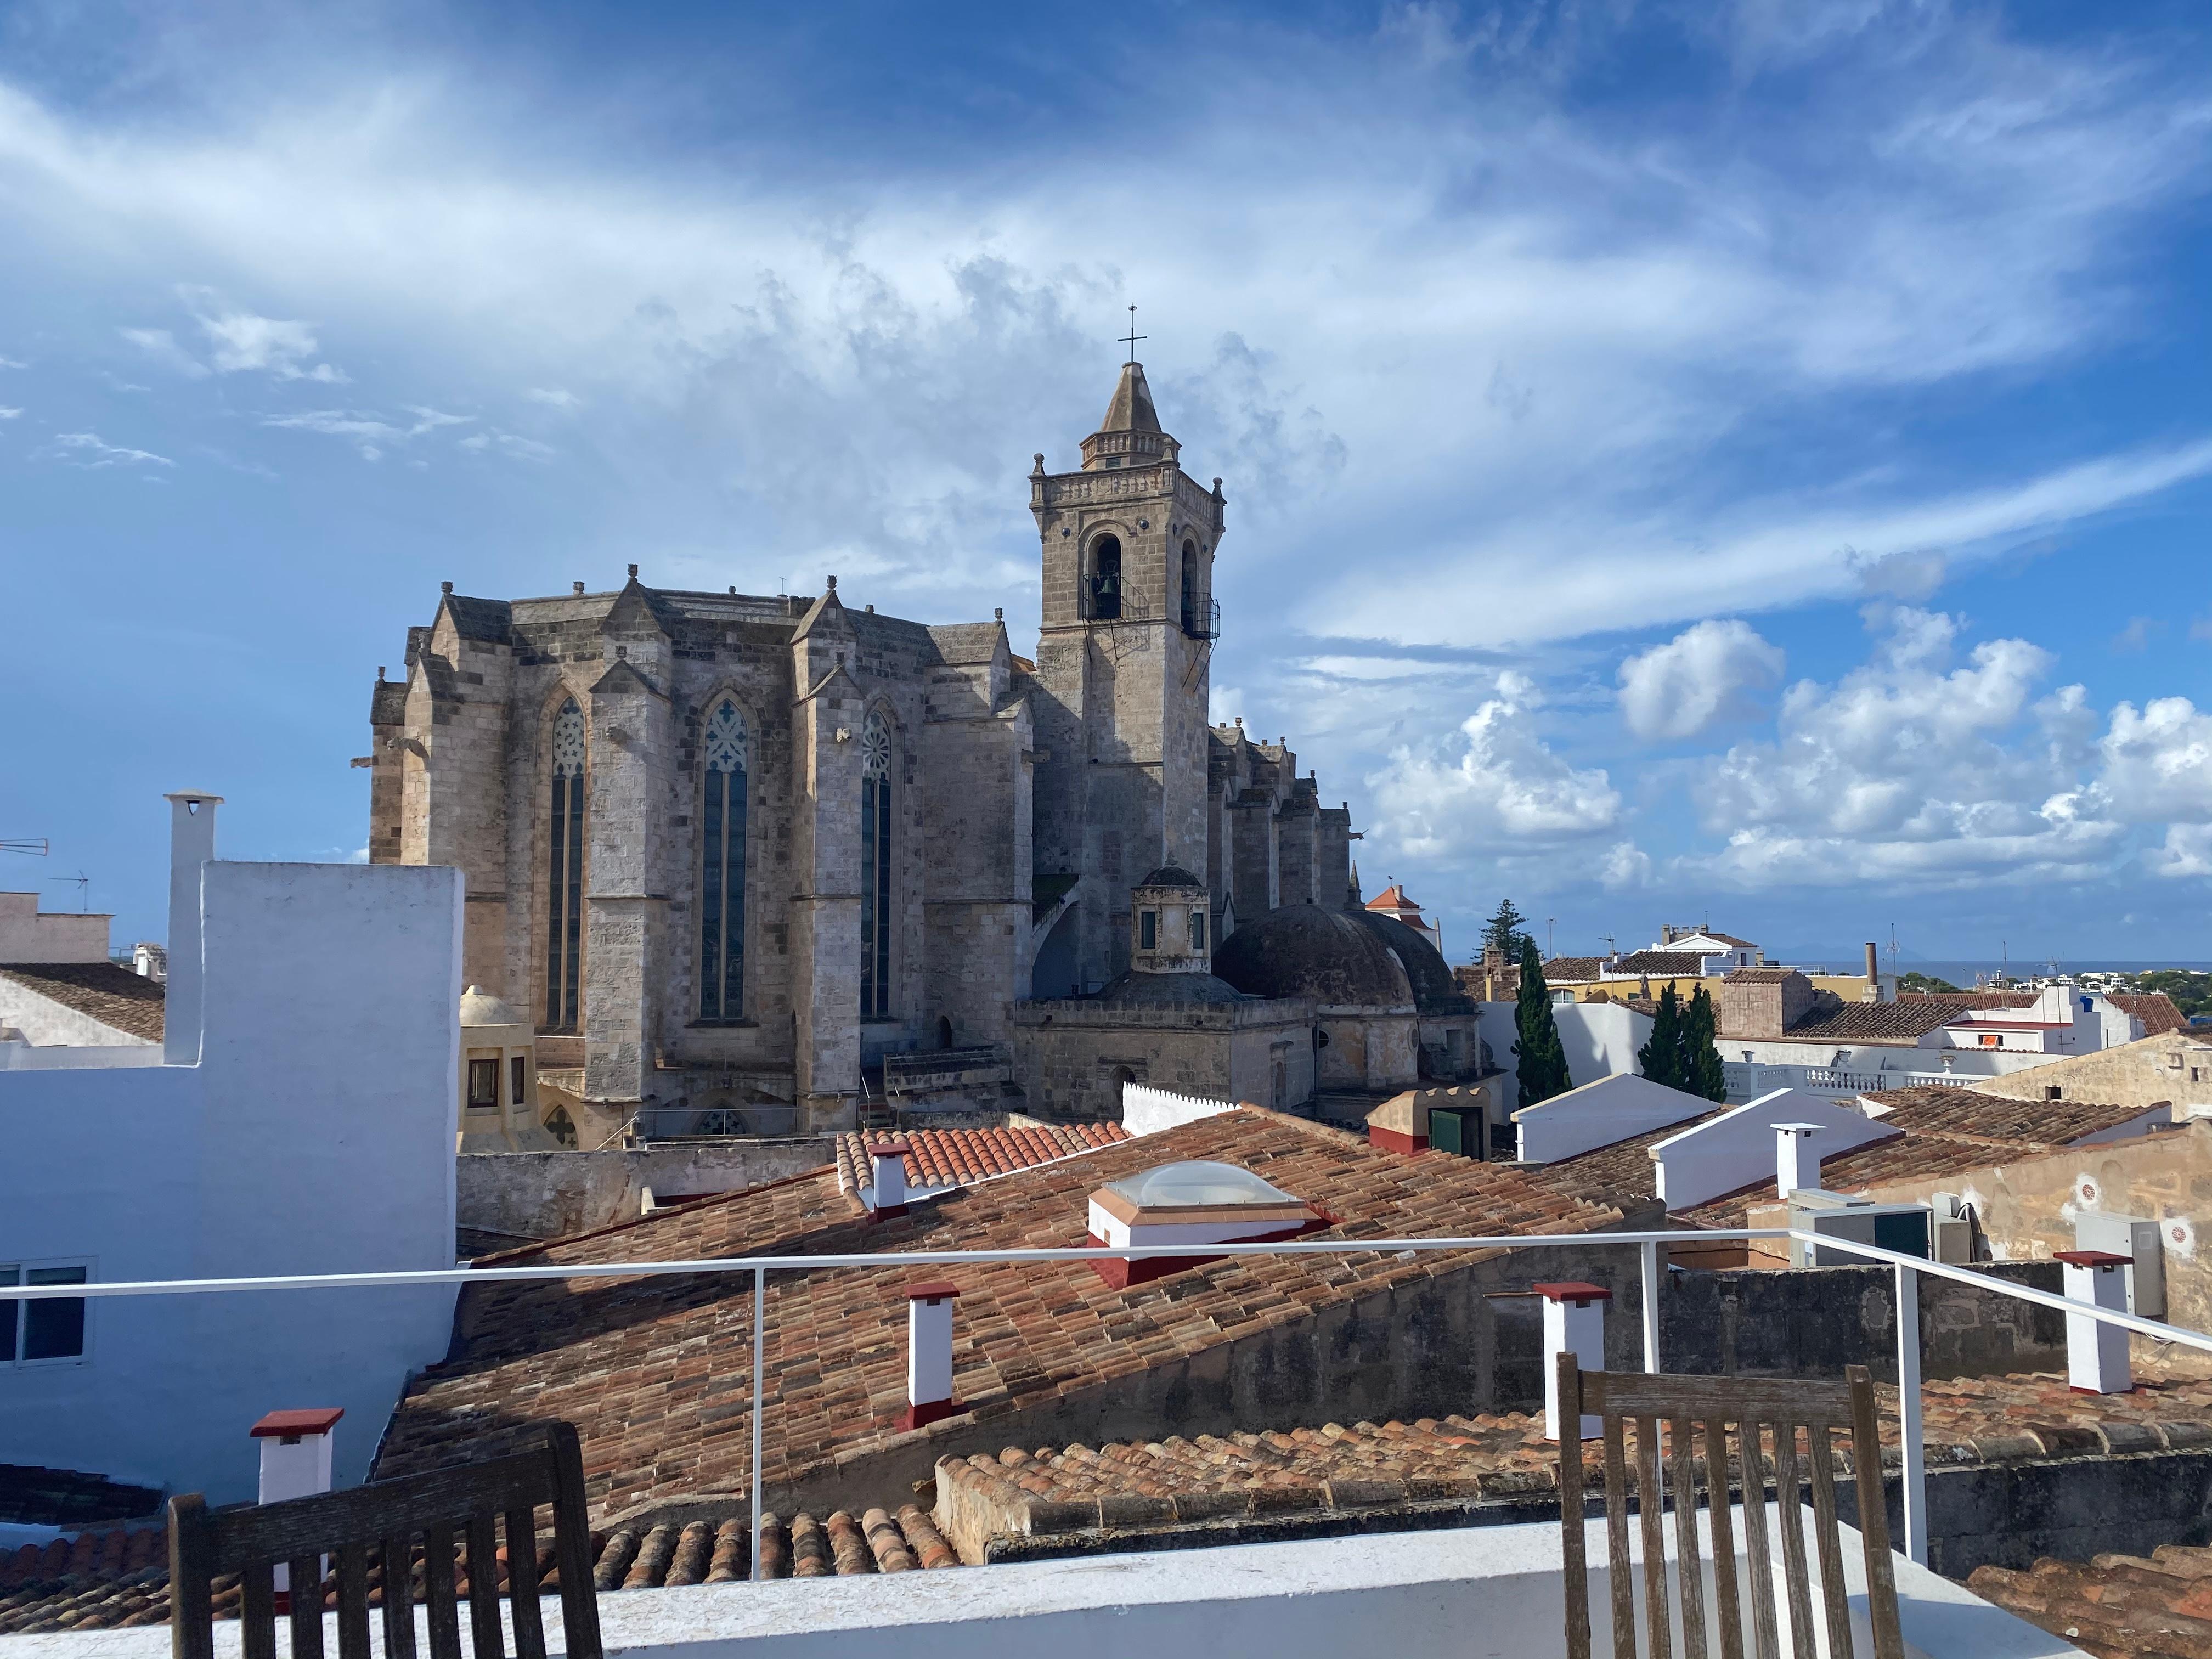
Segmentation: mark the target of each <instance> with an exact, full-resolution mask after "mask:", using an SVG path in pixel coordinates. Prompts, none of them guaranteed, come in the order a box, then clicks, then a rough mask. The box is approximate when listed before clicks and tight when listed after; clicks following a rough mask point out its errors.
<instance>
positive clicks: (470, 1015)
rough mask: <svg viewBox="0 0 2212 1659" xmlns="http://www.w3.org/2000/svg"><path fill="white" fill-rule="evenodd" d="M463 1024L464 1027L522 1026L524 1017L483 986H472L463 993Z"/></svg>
mask: <svg viewBox="0 0 2212 1659" xmlns="http://www.w3.org/2000/svg"><path fill="white" fill-rule="evenodd" d="M461 1024H464V1025H520V1024H522V1016H521V1015H520V1014H518V1013H516V1012H514V1010H513V1009H512V1008H510V1007H508V1006H507V1005H506V1004H505V1003H503V1002H501V1000H499V999H498V998H497V997H495V996H494V995H493V994H491V993H490V992H489V991H487V990H485V989H484V988H483V987H482V986H481V985H471V986H470V987H469V988H468V989H467V990H465V991H464V992H462V993H461Z"/></svg>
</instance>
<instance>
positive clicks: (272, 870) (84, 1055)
mask: <svg viewBox="0 0 2212 1659" xmlns="http://www.w3.org/2000/svg"><path fill="white" fill-rule="evenodd" d="M169 799H170V802H171V807H172V814H173V816H172V843H171V877H170V909H169V941H168V944H169V952H170V957H169V959H170V975H169V980H168V985H167V1017H166V1019H165V1021H164V1024H163V1029H162V1033H161V1042H159V1043H158V1044H156V1043H150V1042H133V1043H131V1044H127V1045H123V1044H118V1045H109V1046H76V1047H64V1046H34V1045H30V1044H27V1043H23V1042H9V1043H4V1044H0V1144H4V1145H5V1146H6V1147H7V1148H8V1156H7V1157H6V1158H0V1283H7V1284H25V1283H28V1284H34V1285H35V1284H46V1285H66V1284H74V1283H99V1282H103V1281H118V1280H143V1279H201V1278H221V1277H235V1276H251V1275H269V1274H295V1273H338V1272H346V1273H358V1272H363V1271H386V1270H407V1269H422V1268H439V1267H451V1266H452V1265H453V1111H454V1107H453V1102H454V1099H455V1091H456V1090H457V1088H458V1086H459V1085H458V1082H457V1077H456V1066H457V1064H458V1061H459V1042H460V1030H459V1018H458V1012H457V1010H458V1008H459V1001H460V994H461V983H460V974H461V968H460V960H461V958H460V940H461V915H462V887H461V877H460V874H459V872H458V871H455V870H452V869H447V868H442V867H436V866H362V865H324V864H241V863H230V862H223V861H220V860H216V859H215V856H214V854H215V813H216V805H217V804H218V803H217V799H216V797H214V796H211V795H204V794H178V795H172V796H171V797H169ZM118 971H119V970H118ZM131 977H134V978H135V977H136V976H135V975H131ZM140 982H141V983H143V982H144V981H140ZM452 1312H453V1291H452V1290H451V1288H449V1287H430V1288H421V1289H417V1288H412V1287H410V1288H405V1289H385V1288H380V1289H376V1290H372V1291H267V1292H258V1293H253V1294H234V1293H224V1294H222V1295H167V1296H150V1297H106V1298H103V1297H90V1298H84V1299H81V1300H80V1299H76V1298H70V1299H59V1300H56V1299H48V1300H42V1301H37V1302H23V1303H20V1304H18V1303H13V1302H9V1303H0V1335H4V1336H5V1337H6V1339H7V1341H6V1348H7V1352H5V1353H4V1354H0V1463H15V1464H28V1465H34V1466H42V1467H45V1468H53V1469H69V1470H76V1471H81V1472H84V1473H87V1474H101V1475H106V1476H109V1477H111V1478H113V1479H115V1480H122V1481H126V1482H129V1483H131V1484H135V1485H141V1486H153V1487H156V1488H166V1489H167V1490H169V1491H173V1492H174V1491H204V1492H206V1493H207V1494H208V1495H209V1498H210V1500H211V1501H214V1502H217V1503H223V1502H229V1501H232V1500H234V1499H240V1498H250V1497H252V1495H253V1492H254V1479H255V1468H256V1462H255V1455H254V1452H253V1449H252V1443H251V1442H250V1441H249V1439H248V1437H247V1430H248V1428H249V1427H250V1426H251V1425H252V1423H253V1422H254V1421H255V1419H258V1417H260V1416H261V1415H262V1414H263V1413H264V1412H267V1411H270V1410H271V1409H277V1408H285V1407H333V1406H334V1407H342V1408H343V1410H344V1412H345V1417H344V1419H343V1421H341V1422H340V1423H339V1425H338V1427H337V1447H336V1451H337V1479H338V1480H339V1481H340V1482H341V1483H348V1482H351V1481H355V1480H359V1479H360V1478H361V1477H362V1474H363V1473H364V1472H365V1471H366V1469H367V1468H368V1461H369V1456H370V1454H371V1452H372V1450H373V1449H374V1445H375V1443H376V1438H377V1436H378V1434H379V1432H380V1430H381V1429H382V1426H383V1425H384V1423H385V1420H386V1418H387V1417H388V1416H389V1415H390V1413H391V1411H392V1406H393V1404H394V1403H395V1402H396V1401H397V1400H398V1397H399V1394H400V1391H401V1389H402V1388H403V1386H404V1383H405V1382H406V1380H407V1377H408V1376H409V1374H410V1372H412V1371H416V1370H420V1369H421V1368H422V1367H423V1366H425V1365H427V1364H431V1363H433V1362H434V1361H435V1360H437V1359H438V1358H441V1356H442V1355H443V1354H444V1352H445V1350H446V1347H447V1340H448V1338H449V1336H450V1333H451V1324H452Z"/></svg>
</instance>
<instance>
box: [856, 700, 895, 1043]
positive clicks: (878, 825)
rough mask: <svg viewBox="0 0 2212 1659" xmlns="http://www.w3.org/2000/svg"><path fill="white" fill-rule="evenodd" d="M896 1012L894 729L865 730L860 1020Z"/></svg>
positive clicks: (880, 724) (873, 724)
mask: <svg viewBox="0 0 2212 1659" xmlns="http://www.w3.org/2000/svg"><path fill="white" fill-rule="evenodd" d="M890 1011H891V731H890V724H889V723H888V722H887V721H886V720H884V717H883V716H882V715H881V714H871V715H869V716H868V719H867V723H866V725H865V726H862V727H861V730H860V1018H863V1019H881V1018H885V1017H887V1016H888V1015H889V1014H890Z"/></svg>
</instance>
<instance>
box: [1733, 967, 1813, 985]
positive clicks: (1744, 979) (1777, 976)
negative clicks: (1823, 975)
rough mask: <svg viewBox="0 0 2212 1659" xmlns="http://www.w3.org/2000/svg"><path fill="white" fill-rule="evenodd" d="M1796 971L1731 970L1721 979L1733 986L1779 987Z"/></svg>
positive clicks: (1768, 969)
mask: <svg viewBox="0 0 2212 1659" xmlns="http://www.w3.org/2000/svg"><path fill="white" fill-rule="evenodd" d="M1796 971H1797V970H1796V969H1795V968H1731V969H1729V971H1728V972H1727V974H1725V975H1723V977H1724V978H1725V979H1727V980H1728V981H1729V982H1730V983H1732V984H1735V985H1779V984H1781V983H1782V981H1784V980H1785V979H1788V978H1789V977H1790V975H1792V974H1794V973H1796Z"/></svg>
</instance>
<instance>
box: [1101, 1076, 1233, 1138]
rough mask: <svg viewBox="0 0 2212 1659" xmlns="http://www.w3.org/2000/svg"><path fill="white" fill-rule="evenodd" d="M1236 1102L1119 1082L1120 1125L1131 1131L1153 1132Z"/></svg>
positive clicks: (1231, 1105) (1138, 1132) (1228, 1108)
mask: <svg viewBox="0 0 2212 1659" xmlns="http://www.w3.org/2000/svg"><path fill="white" fill-rule="evenodd" d="M1234 1109H1236V1103H1235V1102H1234V1101H1229V1100H1206V1099H1201V1098H1200V1097H1198V1096H1196V1095H1179V1094H1176V1093H1175V1092H1174V1091H1171V1090H1168V1089H1155V1088H1152V1087H1151V1086H1150V1085H1146V1084H1142V1083H1125V1084H1123V1085H1121V1127H1123V1128H1125V1129H1127V1131H1128V1132H1129V1133H1131V1134H1133V1135H1156V1134H1158V1133H1159V1132H1160V1131H1161V1130H1163V1129H1172V1128H1175V1127H1177V1126H1178V1125H1180V1124H1184V1123H1195V1122H1197V1121H1198V1120H1199V1119H1200V1118H1202V1117H1212V1116H1214V1115H1216V1114H1217V1113H1220V1112H1227V1111H1233V1110H1234Z"/></svg>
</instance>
